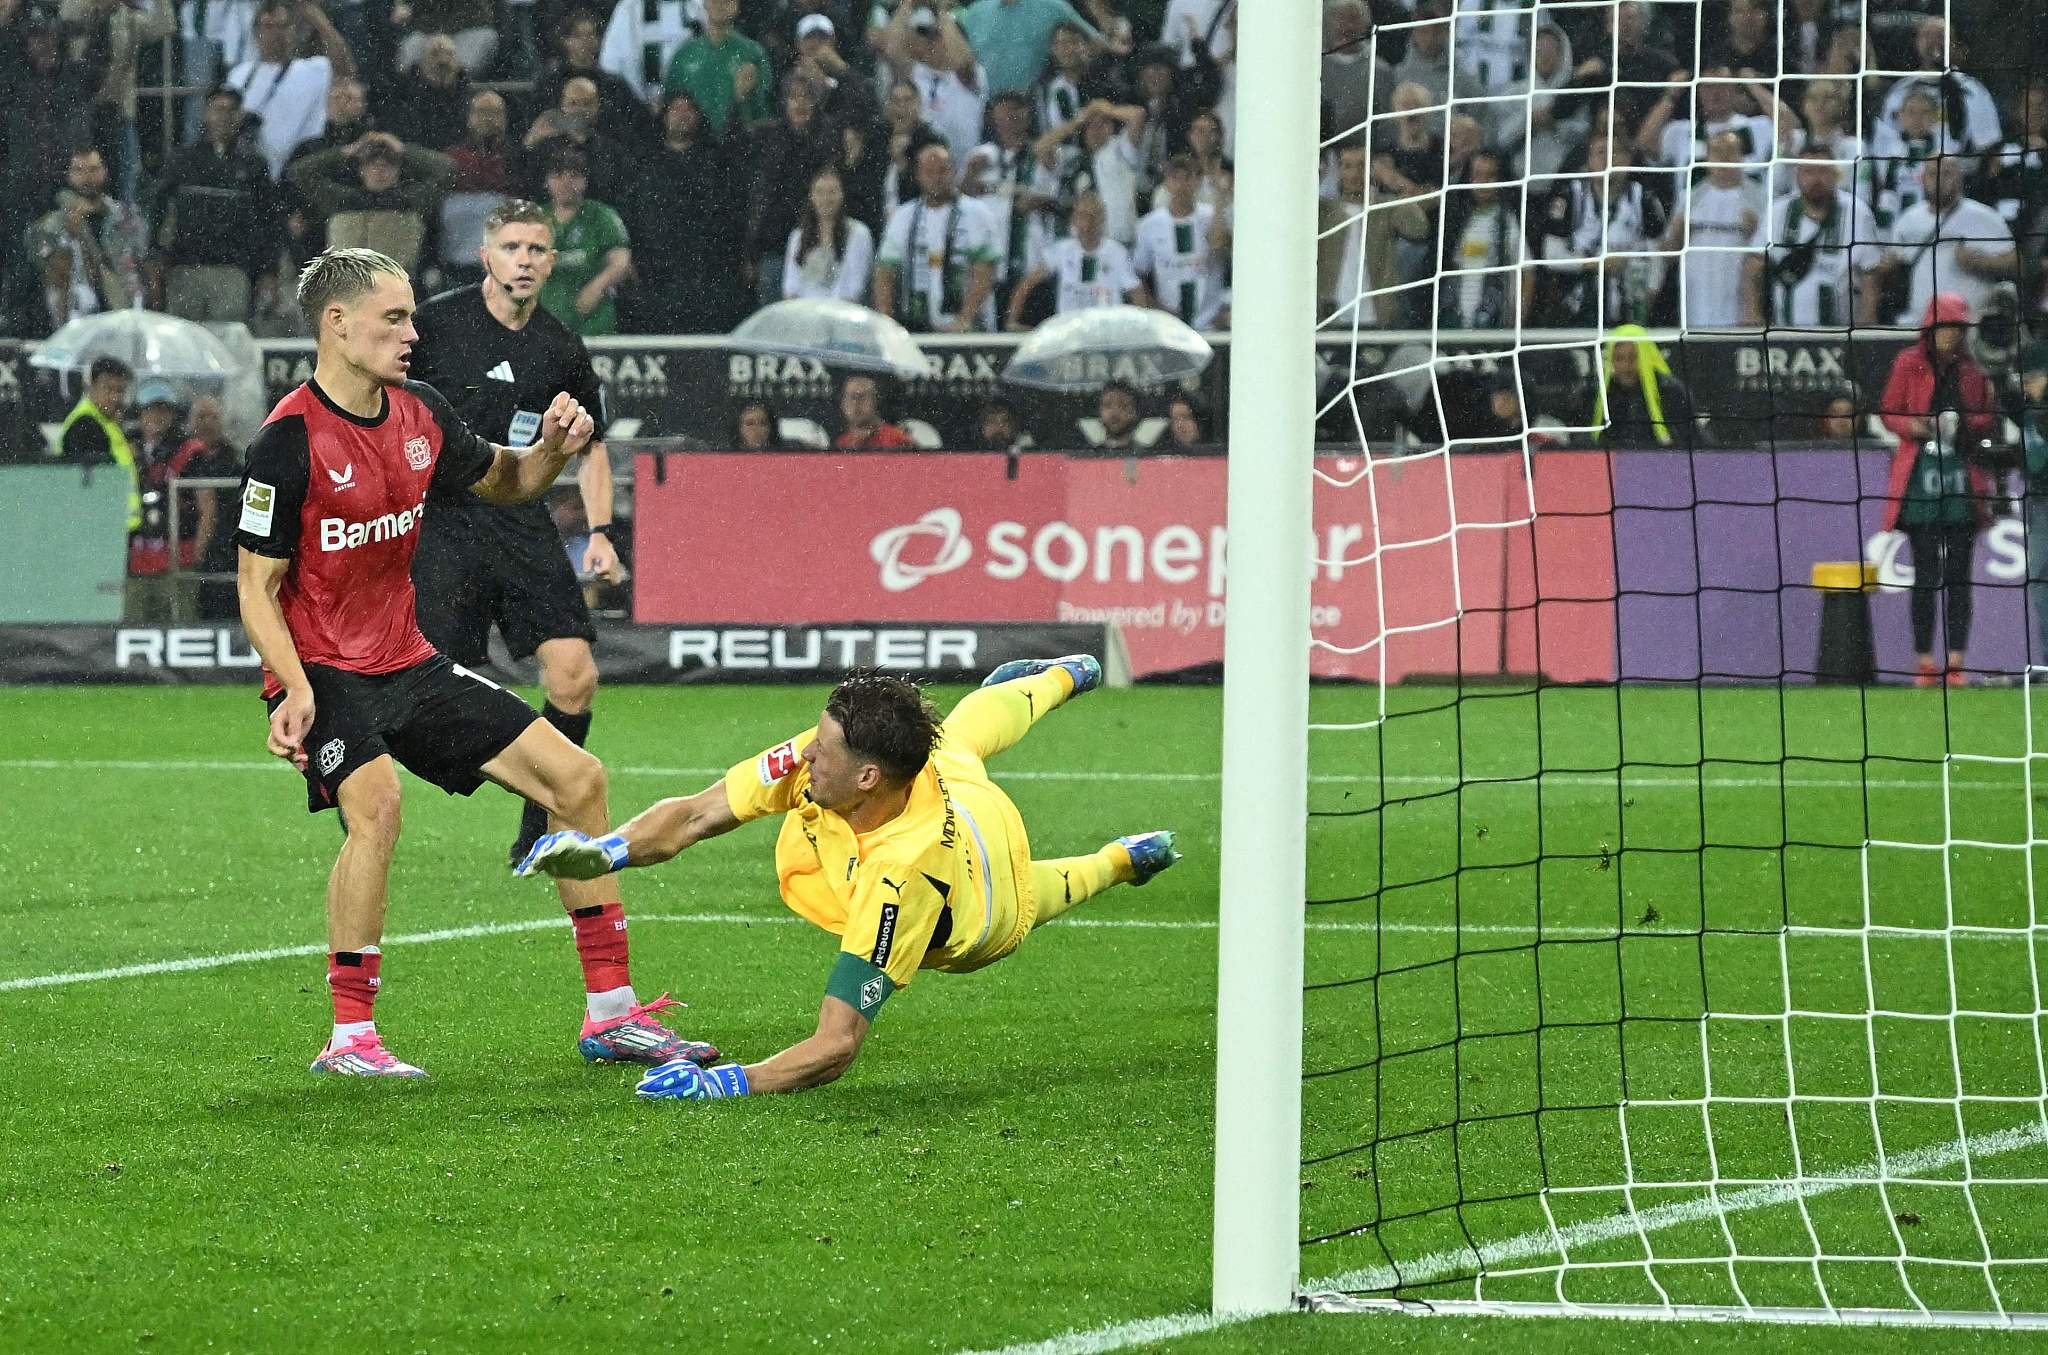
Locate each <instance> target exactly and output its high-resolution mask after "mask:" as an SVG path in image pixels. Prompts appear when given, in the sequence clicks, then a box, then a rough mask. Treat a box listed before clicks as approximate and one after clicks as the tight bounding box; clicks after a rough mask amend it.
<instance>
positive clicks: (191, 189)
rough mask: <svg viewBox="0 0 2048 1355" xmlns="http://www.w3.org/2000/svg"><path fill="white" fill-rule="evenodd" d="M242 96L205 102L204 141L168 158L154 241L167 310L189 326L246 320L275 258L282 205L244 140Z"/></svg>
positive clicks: (224, 92)
mask: <svg viewBox="0 0 2048 1355" xmlns="http://www.w3.org/2000/svg"><path fill="white" fill-rule="evenodd" d="M241 120H242V96H241V95H240V94H238V93H237V92H235V91H234V90H232V89H229V88H228V87H227V86H225V85H223V86H221V87H220V88H219V89H216V90H214V91H213V92H212V93H211V94H209V95H208V96H207V98H206V128H205V135H204V136H202V137H200V138H199V140H198V141H196V142H194V143H193V144H191V145H190V146H182V147H180V148H178V149H177V150H174V151H172V152H171V153H170V155H169V156H168V157H166V159H165V162H164V172H163V175H162V177H161V178H160V179H159V180H158V181H157V196H156V205H155V212H154V220H155V225H154V232H153V238H154V239H155V240H156V241H157V242H158V243H159V244H160V245H162V246H163V248H164V261H165V263H166V264H167V265H168V268H167V270H166V274H165V288H164V297H165V299H164V308H165V309H166V310H168V311H170V313H171V314H173V315H181V316H183V317H185V318H186V319H187V320H245V319H247V318H248V316H249V302H250V298H251V294H252V292H253V290H254V288H255V286H256V280H257V278H258V277H259V276H260V275H262V274H264V273H265V272H266V271H267V270H268V269H269V267H270V265H271V264H272V263H273V262H275V260H276V257H277V231H278V226H279V225H280V224H281V221H282V213H281V211H280V203H281V199H280V197H279V195H278V192H277V189H276V185H274V184H272V183H271V181H270V167H269V166H268V165H266V164H264V163H263V158H262V157H261V156H259V155H257V154H256V152H255V151H253V150H251V149H249V147H248V146H247V145H246V144H244V142H243V140H242V137H241Z"/></svg>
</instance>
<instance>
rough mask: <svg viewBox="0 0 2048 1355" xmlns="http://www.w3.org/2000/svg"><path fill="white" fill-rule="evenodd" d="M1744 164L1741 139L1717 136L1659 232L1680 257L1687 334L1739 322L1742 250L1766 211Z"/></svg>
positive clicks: (1727, 134) (1681, 306) (1759, 187)
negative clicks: (1701, 170)
mask: <svg viewBox="0 0 2048 1355" xmlns="http://www.w3.org/2000/svg"><path fill="white" fill-rule="evenodd" d="M1594 144H1595V145H1597V144H1599V142H1598V140H1597V139H1596V141H1595V142H1594ZM1588 152H1589V153H1590V152H1591V147H1590V146H1589V147H1588ZM1743 163H1744V162H1743V154H1742V142H1741V140H1740V139H1739V138H1738V137H1737V136H1736V135H1735V134H1734V133H1733V132H1721V133H1718V134H1716V135H1715V137H1714V139H1713V140H1712V141H1711V142H1709V143H1708V145H1707V173H1706V176H1705V177H1704V178H1702V179H1701V180H1700V181H1699V182H1698V183H1696V184H1694V185H1693V186H1692V187H1691V189H1689V190H1688V191H1687V192H1686V194H1685V195H1684V197H1683V198H1682V199H1681V200H1680V207H1679V211H1678V213H1677V215H1675V216H1674V217H1672V219H1671V226H1670V229H1668V230H1667V231H1666V232H1665V233H1664V248H1665V249H1667V250H1674V251H1678V252H1679V259H1678V267H1679V276H1680V279H1681V285H1680V287H1679V289H1678V304H1679V317H1680V322H1681V323H1682V324H1683V325H1684V326H1685V327H1686V328H1688V329H1727V328H1732V327H1733V326H1736V325H1739V324H1741V323H1742V322H1743V321H1742V278H1743V269H1744V265H1745V261H1746V258H1747V254H1746V251H1747V250H1748V248H1749V244H1750V240H1751V239H1752V238H1753V237H1754V236H1755V235H1756V232H1757V227H1758V226H1759V225H1760V224H1762V222H1763V220H1764V215H1765V212H1766V210H1767V209H1768V207H1769V202H1768V200H1767V199H1766V198H1765V197H1764V187H1763V185H1762V184H1760V183H1758V182H1757V181H1756V180H1754V179H1752V178H1750V177H1749V175H1748V173H1747V172H1746V171H1745V170H1744V169H1743Z"/></svg>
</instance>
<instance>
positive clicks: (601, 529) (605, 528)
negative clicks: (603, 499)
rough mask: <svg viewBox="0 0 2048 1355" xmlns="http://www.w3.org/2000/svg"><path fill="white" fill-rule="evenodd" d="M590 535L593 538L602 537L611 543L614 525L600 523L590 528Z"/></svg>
mask: <svg viewBox="0 0 2048 1355" xmlns="http://www.w3.org/2000/svg"><path fill="white" fill-rule="evenodd" d="M590 534H591V535H592V536H601V537H603V538H604V539H605V540H607V541H609V540H611V539H612V525H611V524H610V523H609V522H604V523H599V524H598V525H597V526H595V527H592V528H590Z"/></svg>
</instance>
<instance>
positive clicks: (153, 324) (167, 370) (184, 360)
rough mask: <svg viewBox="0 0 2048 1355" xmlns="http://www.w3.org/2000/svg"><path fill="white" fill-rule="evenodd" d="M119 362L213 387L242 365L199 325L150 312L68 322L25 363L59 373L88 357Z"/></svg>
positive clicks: (80, 366) (77, 368) (142, 372)
mask: <svg viewBox="0 0 2048 1355" xmlns="http://www.w3.org/2000/svg"><path fill="white" fill-rule="evenodd" d="M104 357H112V358H119V359H120V360H121V361H123V362H125V363H127V364H128V365H129V366H130V367H131V368H133V369H134V370H135V375H136V376H137V377H150V376H161V377H166V378H168V379H170V380H173V381H190V382H207V383H213V384H214V386H215V388H216V389H217V388H218V387H220V386H224V385H225V384H226V383H227V382H229V381H230V380H232V379H233V378H235V377H236V376H238V375H240V374H241V372H242V364H241V363H240V362H238V361H236V359H235V356H234V354H233V353H231V352H230V351H229V350H228V347H227V345H226V344H224V343H222V342H221V341H220V340H219V339H217V338H215V337H214V336H213V335H212V334H210V333H208V332H207V330H206V327H205V326H204V325H196V324H194V323H192V321H190V320H180V319H179V318H178V317H177V316H175V315H163V314H160V313H158V312H156V311H140V310H119V311H101V312H100V313H99V314H98V315H88V316H84V317H83V318H81V319H77V320H73V321H71V322H70V323H69V324H67V325H65V326H64V328H62V329H60V330H58V331H57V332H56V333H55V334H53V335H51V336H50V337H49V338H48V339H46V340H44V341H43V342H42V343H41V344H38V345H37V346H36V350H35V352H34V353H32V354H31V355H30V356H29V362H30V364H31V365H33V366H36V367H48V368H50V369H52V370H53V371H59V372H83V371H85V370H87V369H88V368H90V367H91V366H92V364H93V359H95V358H104Z"/></svg>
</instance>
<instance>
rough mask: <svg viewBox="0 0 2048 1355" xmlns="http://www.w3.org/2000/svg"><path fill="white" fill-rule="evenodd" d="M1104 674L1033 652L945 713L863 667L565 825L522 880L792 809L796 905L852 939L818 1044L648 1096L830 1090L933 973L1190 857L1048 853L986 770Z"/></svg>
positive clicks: (997, 951) (1152, 850)
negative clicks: (793, 724) (782, 724)
mask: <svg viewBox="0 0 2048 1355" xmlns="http://www.w3.org/2000/svg"><path fill="white" fill-rule="evenodd" d="M1101 681H1102V667H1101V665H1100V664H1098V663H1097V662H1096V661H1095V659H1093V658H1092V657H1090V656H1088V655H1085V654H1077V655H1070V656H1068V657H1066V658H1061V659H1020V660H1017V661H1015V662H1013V663H1007V664H1004V665H1003V666H1002V667H1000V668H998V669H996V670H995V672H993V673H991V674H990V675H989V677H988V679H987V681H985V682H984V683H983V684H982V688H981V690H980V691H978V692H974V693H971V694H970V695H968V696H967V697H966V698H964V699H963V700H962V701H961V702H960V704H959V705H957V706H955V707H954V708H953V713H952V714H951V715H949V716H947V717H946V719H945V720H944V722H943V723H942V722H941V721H940V720H939V718H938V713H937V712H936V711H935V710H933V709H932V707H931V704H930V703H929V702H927V701H926V700H925V699H924V694H923V693H922V692H921V691H920V690H919V689H918V688H917V687H916V686H915V685H913V684H912V683H910V682H908V681H905V680H904V679H902V678H899V677H891V676H889V675H887V674H882V673H863V674H857V675H855V676H854V677H851V678H849V679H847V680H846V681H845V682H842V683H840V684H839V686H838V687H837V688H836V689H835V690H834V691H833V693H832V696H831V698H830V699H829V700H828V701H827V702H826V703H825V711H824V714H823V715H822V716H821V717H820V718H819V720H818V723H817V725H816V726H815V727H814V728H811V729H807V730H805V731H804V732H803V733H801V734H799V735H797V736H796V737H795V738H793V739H789V740H787V741H785V742H783V743H779V744H777V745H776V746H775V747H773V748H770V749H769V750H768V751H766V752H764V753H762V754H761V755H760V756H759V757H757V758H752V759H749V760H748V761H746V762H742V763H740V764H739V765H738V766H736V767H734V768H733V769H732V770H731V771H729V772H727V773H726V774H725V777H724V779H723V780H721V781H719V782H718V783H717V784H715V785H712V786H710V787H708V788H707V789H705V790H703V791H700V792H699V793H698V794H696V795H692V796H688V797H685V798H679V799H670V800H663V801H661V802H660V803H659V804H657V805H655V806H654V807H653V808H651V809H648V810H647V811H645V812H644V813H642V814H640V815H639V816H638V817H637V818H635V819H633V820H632V821H631V822H630V823H628V824H626V825H625V826H624V827H623V828H620V829H619V830H618V831H616V832H614V833H611V834H608V835H606V836H604V837H599V838H591V837H586V836H584V835H583V834H581V833H574V832H559V833H550V834H548V835H547V836H546V837H543V838H542V839H541V840H540V841H539V842H537V843H535V844H534V848H533V850H532V852H530V853H529V854H528V855H527V857H526V859H525V860H524V861H522V862H520V864H519V866H518V872H519V874H521V875H534V874H546V875H554V876H558V877H564V878H569V879H592V878H596V877H598V876H601V875H609V874H610V873H611V872H613V871H615V870H621V869H624V868H626V867H628V866H651V865H654V864H656V863H658V862H661V861H666V860H668V859H669V858H670V857H672V856H674V855H675V854H676V853H677V852H680V851H682V850H683V849H684V848H686V847H690V846H693V845H695V844H696V843H699V842H702V841H703V840H704V839H705V838H708V837H716V836H718V835H719V834H720V833H727V832H730V831H732V830H733V829H734V828H737V827H739V826H740V825H741V824H742V823H746V822H748V821H750V820H753V819H759V818H765V817H767V816H768V815H770V814H781V815H782V816H783V819H782V833H781V836H780V837H779V838H778V839H777V840H776V844H775V873H776V875H777V876H778V877H779V879H780V881H781V885H782V897H783V900H784V901H785V902H786V903H788V904H789V906H790V907H791V908H792V909H794V910H795V911H796V912H797V913H798V914H800V915H801V916H803V917H805V918H807V919H809V920H810V921H812V922H814V923H816V924H817V925H818V926H820V927H823V928H824V929H825V930H826V931H828V932H831V933H833V934H834V935H836V936H838V937H839V939H840V948H839V957H838V960H837V961H836V962H835V963H834V965H833V967H832V976H831V978H830V979H829V980H828V981H827V982H826V984H825V1000H824V1003H823V1005H822V1006H821V1007H820V1009H819V1012H818V1029H817V1032H816V1033H815V1034H813V1035H812V1036H811V1037H810V1038H809V1039H807V1040H804V1041H802V1042H801V1043H799V1044H796V1045H792V1046H791V1047H790V1048H788V1049H785V1050H783V1051H782V1052H781V1053H779V1054H777V1055H775V1056H774V1057H773V1058H770V1059H766V1060H763V1061H762V1062H760V1063H754V1064H748V1065H745V1066H741V1065H739V1064H721V1065H719V1066H717V1067H714V1068H699V1067H698V1066H697V1065H696V1064H694V1063H691V1062H690V1061H689V1060H687V1059H677V1060H675V1061H673V1062H671V1063H666V1064H663V1065H661V1066H660V1067H657V1068H655V1069H653V1070H652V1071H650V1072H649V1073H648V1074H647V1076H646V1077H644V1078H642V1079H641V1082H640V1086H639V1093H640V1095H642V1096H646V1097H650V1098H677V1099H683V1100H706V1099H712V1098H717V1097H726V1096H744V1095H746V1094H748V1093H749V1092H753V1093H761V1092H792V1091H803V1090H805V1089H807V1088H810V1087H819V1086H823V1085H824V1084H825V1083H827V1082H831V1081H833V1080H834V1079H836V1078H838V1077H839V1076H840V1075H841V1074H843V1073H844V1072H846V1070H847V1069H848V1068H850V1067H852V1066H853V1061H854V1058H855V1056H856V1055H858V1054H859V1052H860V1047H861V1042H862V1041H863V1040H865V1039H866V1038H867V1033H868V1029H869V1027H870V1026H871V1025H872V1024H873V1021H874V1018H875V1014H876V1012H877V1011H879V1010H880V1009H881V1006H882V1004H883V1003H884V1002H887V1001H888V1000H889V997H890V995H891V994H893V993H894V992H895V991H896V990H897V989H899V988H902V987H904V986H906V985H907V984H909V982H910V981H911V979H912V978H914V977H915V976H916V974H917V971H918V970H920V969H938V970H943V971H945V972H947V973H953V974H963V973H967V972H968V971H970V970H975V969H980V968H982V967H983V966H985V965H990V964H993V963H995V962H996V961H997V960H1000V959H1002V958H1003V957H1004V956H1005V955H1008V954H1009V953H1010V952H1011V951H1014V950H1015V949H1017V947H1018V946H1019V945H1021V944H1023V941H1024V938H1025V937H1026V936H1027V935H1029V934H1030V933H1031V930H1032V928H1034V927H1038V926H1042V925H1043V924H1045V923H1047V922H1050V921H1052V920H1053V919H1054V918H1056V917H1058V916H1059V915H1060V914H1062V913H1064V912H1066V911H1067V910H1068V909H1069V908H1072V907H1073V906H1074V905H1075V904H1077V903H1080V902H1081V901H1082V900H1084V899H1087V898H1089V897H1091V896H1093V895H1095V894H1097V893H1100V892H1101V891H1102V890H1105V889H1107V888H1109V887H1110V886H1111V885H1114V884H1122V883H1126V882H1128V883H1131V884H1144V883H1145V882H1146V881H1147V880H1149V879H1151V878H1152V877H1153V876H1154V875H1157V874H1158V873H1159V872H1160V871H1162V870H1165V869H1166V868H1167V867H1168V866H1171V865H1172V864H1173V863H1174V862H1175V861H1178V860H1179V859H1180V855H1179V853H1178V852H1176V851H1175V850H1174V846H1173V834H1172V833H1170V832H1153V833H1142V834H1138V835H1136V836H1133V837H1124V838H1118V839H1117V840H1116V841H1115V842H1112V843H1109V844H1107V845H1106V846H1104V847H1103V848H1102V849H1101V850H1099V851H1096V852H1093V853H1091V854H1089V855H1087V856H1075V857H1068V858H1065V859H1063V860H1052V861H1034V860H1032V859H1031V845H1030V841H1029V839H1028V838H1027V837H1026V836H1025V832H1024V821H1023V819H1021V818H1020V817H1019V816H1018V814H1017V807H1016V806H1015V805H1013V804H1011V803H1010V798H1009V796H1007V795H1005V794H1003V792H1002V790H1001V789H999V788H998V787H997V786H996V784H995V783H994V782H993V781H991V780H990V779H989V774H988V769H987V767H985V766H984V765H983V759H984V758H989V757H993V756H995V755H996V754H997V753H1000V752H1002V751H1003V750H1004V749H1006V748H1008V747H1010V746H1011V745H1012V744H1014V743H1016V742H1017V741H1018V740H1019V739H1021V738H1023V737H1024V735H1025V733H1026V731H1028V730H1029V729H1030V728H1031V726H1032V724H1033V723H1034V722H1035V721H1036V720H1038V719H1039V717H1041V716H1043V715H1045V714H1046V713H1047V712H1048V711H1051V710H1052V709H1053V708H1054V707H1056V706H1058V705H1060V704H1061V703H1063V702H1065V701H1066V700H1068V699H1069V698H1070V697H1073V696H1078V695H1080V694H1082V693H1085V692H1088V691H1091V690H1093V689H1094V688H1095V687H1096V686H1097V685H1099V684H1100V683H1101Z"/></svg>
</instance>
